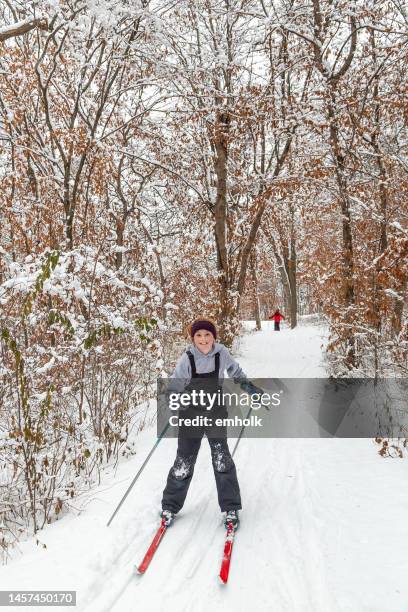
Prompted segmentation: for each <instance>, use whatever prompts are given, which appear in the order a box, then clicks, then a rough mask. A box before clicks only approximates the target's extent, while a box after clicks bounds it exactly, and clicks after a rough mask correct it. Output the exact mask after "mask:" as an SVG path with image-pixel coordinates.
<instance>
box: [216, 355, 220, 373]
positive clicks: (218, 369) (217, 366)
mask: <svg viewBox="0 0 408 612" xmlns="http://www.w3.org/2000/svg"><path fill="white" fill-rule="evenodd" d="M219 373H220V354H219V353H215V378H219Z"/></svg>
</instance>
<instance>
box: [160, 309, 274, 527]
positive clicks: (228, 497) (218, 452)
mask: <svg viewBox="0 0 408 612" xmlns="http://www.w3.org/2000/svg"><path fill="white" fill-rule="evenodd" d="M189 333H190V336H191V339H192V344H191V345H189V347H188V348H187V350H186V351H185V352H184V353H183V354H182V355H181V357H180V359H179V360H178V362H177V364H176V368H175V370H174V373H173V374H172V376H171V378H172V379H177V381H175V383H177V384H178V386H179V389H178V390H179V391H180V392H181V391H182V390H183V389H186V390H189V391H191V390H192V389H198V388H200V387H201V388H202V387H203V386H204V385H205V387H206V389H207V390H208V388H209V386H210V388H211V389H212V391H213V392H216V391H217V390H220V389H222V379H223V376H224V372H225V370H226V371H227V373H228V375H229V377H231V378H234V381H235V382H240V384H241V388H242V389H244V390H245V391H246V392H247V393H249V394H250V395H252V394H254V393H261V394H262V393H263V391H262V390H261V389H258V388H257V387H255V385H253V384H252V383H251V382H250V381H248V379H247V377H246V375H245V373H244V372H243V370H242V369H241V367H240V366H239V364H238V363H237V362H236V361H235V360H234V359H233V358H232V357H231V355H230V353H229V351H228V349H227V348H226V347H225V346H224V345H223V344H220V343H218V342H216V338H217V329H216V326H215V323H214V322H213V321H212V320H211V319H207V318H201V319H196V320H195V321H193V323H192V324H191V325H190V326H189ZM180 386H181V387H183V389H181V388H180ZM212 410H214V408H213V409H212ZM215 410H216V412H215V414H216V416H217V418H218V417H221V418H223V417H226V416H227V411H226V409H225V407H224V406H223V405H222V403H220V404H218V405H217V406H215ZM187 411H188V416H196V415H198V414H200V413H201V414H202V413H203V407H202V406H200V407H198V408H196V407H193V406H189V407H188V408H187ZM193 429H194V433H193V434H192V430H191V428H186V427H184V426H179V431H178V446H177V454H176V458H175V461H174V464H173V466H172V467H171V469H170V471H169V474H168V477H167V483H166V487H165V489H164V491H163V498H162V512H161V517H162V519H164V522H165V525H166V526H167V527H168V526H169V525H170V524H171V523H172V521H173V519H174V516H175V514H177V512H179V511H180V510H181V508H182V507H183V504H184V501H185V499H186V496H187V491H188V488H189V486H190V483H191V479H192V477H193V472H194V465H195V462H196V459H197V455H198V451H199V449H200V445H201V440H202V438H203V436H204V434H206V435H207V438H208V443H209V445H210V449H211V457H212V464H213V469H214V476H215V482H216V486H217V493H218V503H219V505H220V508H221V512H225V518H224V523H225V526H227V525H229V524H232V526H233V528H234V529H237V528H238V523H239V518H238V510H240V509H241V496H240V490H239V484H238V479H237V472H236V468H235V464H234V461H233V459H232V457H231V454H230V451H229V448H228V443H227V431H226V427H224V426H216V427H215V426H202V427H194V428H193Z"/></svg>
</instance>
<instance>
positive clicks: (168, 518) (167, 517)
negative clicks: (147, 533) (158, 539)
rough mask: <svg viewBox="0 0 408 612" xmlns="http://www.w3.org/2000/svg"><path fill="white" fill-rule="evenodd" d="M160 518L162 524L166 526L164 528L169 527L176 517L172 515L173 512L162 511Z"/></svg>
mask: <svg viewBox="0 0 408 612" xmlns="http://www.w3.org/2000/svg"><path fill="white" fill-rule="evenodd" d="M160 516H161V518H162V521H164V524H165V525H166V527H170V525H171V524H172V522H173V521H174V517H175V516H176V515H175V514H174V512H171V511H170V510H162V511H161V512H160Z"/></svg>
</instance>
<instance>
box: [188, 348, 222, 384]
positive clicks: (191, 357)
mask: <svg viewBox="0 0 408 612" xmlns="http://www.w3.org/2000/svg"><path fill="white" fill-rule="evenodd" d="M186 353H187V357H188V359H189V361H190V365H191V378H196V376H197V370H196V365H195V359H194V355H193V353H192V352H191V351H186ZM208 373H209V374H210V372H208ZM219 373H220V354H219V353H215V370H214V374H215V376H214V378H219ZM198 376H200V375H199V374H198Z"/></svg>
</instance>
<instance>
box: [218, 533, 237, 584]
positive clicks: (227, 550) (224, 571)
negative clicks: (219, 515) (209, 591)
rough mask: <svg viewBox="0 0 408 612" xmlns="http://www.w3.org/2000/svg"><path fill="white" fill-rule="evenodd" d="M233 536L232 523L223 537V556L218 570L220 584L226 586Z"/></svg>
mask: <svg viewBox="0 0 408 612" xmlns="http://www.w3.org/2000/svg"><path fill="white" fill-rule="evenodd" d="M234 536H235V530H234V528H233V526H232V523H229V524H228V527H227V534H226V536H225V544H224V556H223V558H222V562H221V570H220V575H219V578H220V582H221V584H227V582H228V574H229V568H230V563H231V554H232V546H233V544H234Z"/></svg>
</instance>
